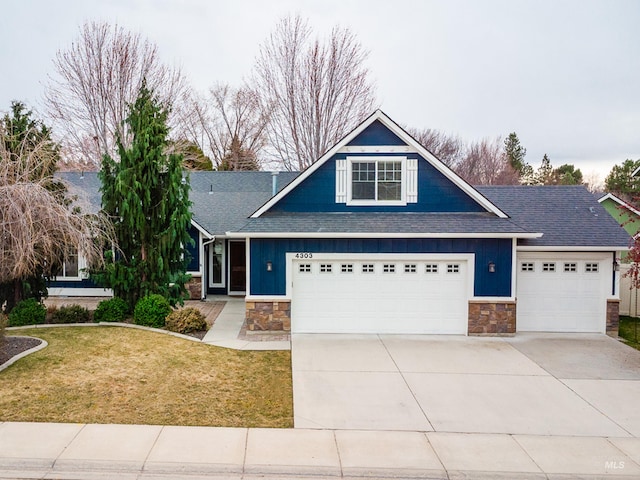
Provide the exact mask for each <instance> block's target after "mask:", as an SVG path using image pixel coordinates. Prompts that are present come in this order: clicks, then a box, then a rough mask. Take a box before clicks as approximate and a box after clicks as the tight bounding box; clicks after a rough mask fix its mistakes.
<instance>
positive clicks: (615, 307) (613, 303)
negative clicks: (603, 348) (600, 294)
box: [607, 300, 620, 337]
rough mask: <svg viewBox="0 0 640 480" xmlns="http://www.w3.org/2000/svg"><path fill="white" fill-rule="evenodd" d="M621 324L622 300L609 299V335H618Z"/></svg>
mask: <svg viewBox="0 0 640 480" xmlns="http://www.w3.org/2000/svg"><path fill="white" fill-rule="evenodd" d="M619 326H620V300H607V335H611V336H612V337H617V336H618V327H619Z"/></svg>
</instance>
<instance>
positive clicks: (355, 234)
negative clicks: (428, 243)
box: [225, 232, 543, 239]
mask: <svg viewBox="0 0 640 480" xmlns="http://www.w3.org/2000/svg"><path fill="white" fill-rule="evenodd" d="M542 235H543V234H542V233H522V232H507V233H505V232H499V233H495V232H494V233H491V232H486V233H477V232H474V233H452V232H433V233H426V232H389V233H385V232H373V233H372V232H226V233H225V236H226V237H227V238H523V239H536V238H541V237H542Z"/></svg>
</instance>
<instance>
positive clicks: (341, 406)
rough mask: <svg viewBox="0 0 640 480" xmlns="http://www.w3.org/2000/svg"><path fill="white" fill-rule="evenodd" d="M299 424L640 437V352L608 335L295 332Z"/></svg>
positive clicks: (296, 398) (293, 339)
mask: <svg viewBox="0 0 640 480" xmlns="http://www.w3.org/2000/svg"><path fill="white" fill-rule="evenodd" d="M292 362H293V396H294V423H295V427H296V428H329V429H345V430H418V431H427V432H429V431H436V432H467V433H487V434H491V433H508V434H531V435H566V436H596V437H638V436H640V408H638V405H637V400H638V399H640V352H638V351H636V350H633V349H631V348H630V347H627V346H625V345H623V344H621V343H620V342H618V341H617V340H614V339H612V338H609V337H607V336H605V335H563V334H518V335H517V336H515V337H513V338H487V337H461V336H401V335H296V334H294V335H293V336H292Z"/></svg>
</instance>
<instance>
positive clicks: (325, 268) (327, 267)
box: [320, 263, 332, 273]
mask: <svg viewBox="0 0 640 480" xmlns="http://www.w3.org/2000/svg"><path fill="white" fill-rule="evenodd" d="M331 267H332V266H331V264H330V263H321V264H320V273H331V271H332V268H331Z"/></svg>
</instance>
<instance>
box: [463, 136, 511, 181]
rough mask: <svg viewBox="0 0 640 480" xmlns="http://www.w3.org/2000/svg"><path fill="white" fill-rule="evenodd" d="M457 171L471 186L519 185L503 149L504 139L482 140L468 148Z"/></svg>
mask: <svg viewBox="0 0 640 480" xmlns="http://www.w3.org/2000/svg"><path fill="white" fill-rule="evenodd" d="M455 171H456V173H457V174H458V175H460V176H461V177H462V178H464V179H465V180H466V181H467V182H469V183H470V184H471V185H518V184H519V183H520V182H519V177H518V172H516V171H515V170H514V169H513V167H512V166H511V165H510V164H509V160H508V158H507V157H506V155H505V152H504V149H503V147H502V139H501V138H496V139H495V140H491V139H488V138H485V139H482V140H480V141H479V142H473V143H471V144H470V145H469V147H468V148H467V152H466V154H465V156H464V158H463V159H462V161H461V162H460V163H459V164H458V165H457V166H456V168H455Z"/></svg>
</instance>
